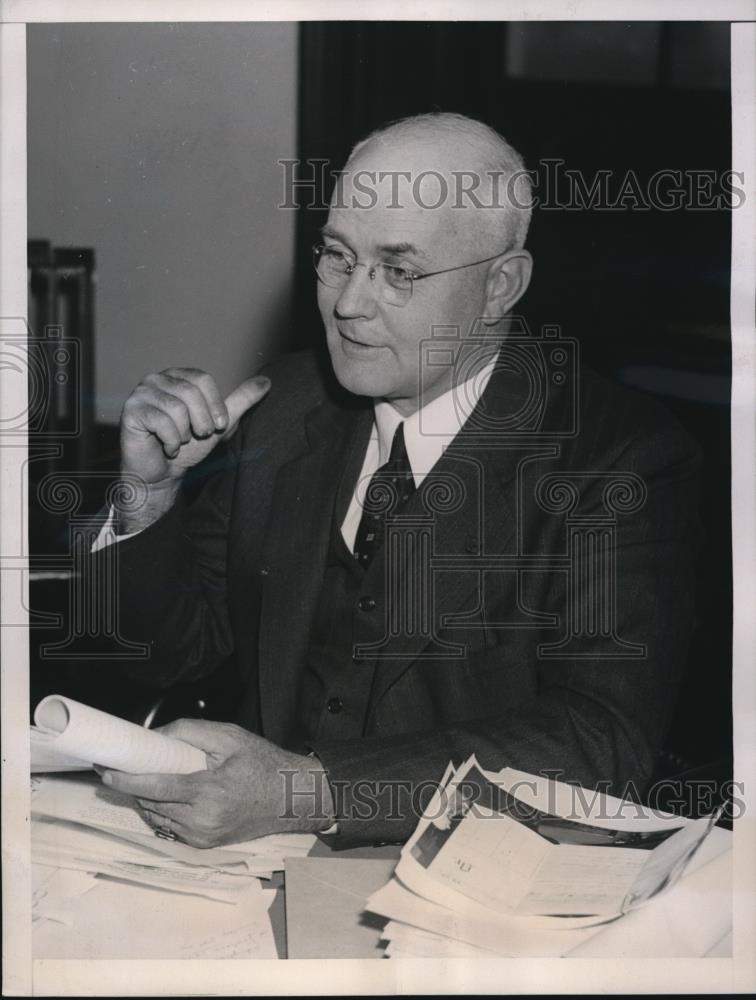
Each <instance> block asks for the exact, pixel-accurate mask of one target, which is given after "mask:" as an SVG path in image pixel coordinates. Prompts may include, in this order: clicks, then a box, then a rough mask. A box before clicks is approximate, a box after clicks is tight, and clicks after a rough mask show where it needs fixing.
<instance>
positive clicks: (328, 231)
mask: <svg viewBox="0 0 756 1000" xmlns="http://www.w3.org/2000/svg"><path fill="white" fill-rule="evenodd" d="M318 232H319V233H320V235H321V236H327V237H330V239H332V240H341V242H342V243H346V240H345V239H344V237H343V236H342V235H341V233H340V232H339V231H338V229H334V227H333V226H332V225H330V224H329V223H328V222H326V224H325V225H324V226H321V227H320V229H319V230H318Z"/></svg>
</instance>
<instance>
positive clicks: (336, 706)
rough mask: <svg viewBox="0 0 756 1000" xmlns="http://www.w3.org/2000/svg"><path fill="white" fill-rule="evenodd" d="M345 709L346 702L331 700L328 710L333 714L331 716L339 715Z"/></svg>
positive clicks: (338, 699)
mask: <svg viewBox="0 0 756 1000" xmlns="http://www.w3.org/2000/svg"><path fill="white" fill-rule="evenodd" d="M343 707H344V702H343V701H342V700H341V698H329V699H328V704H327V705H326V708H327V709H328V711H329V712H330V713H331V715H337V714H338V713H339V712H340V711H341V710H342V708H343Z"/></svg>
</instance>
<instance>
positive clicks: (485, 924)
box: [365, 878, 601, 958]
mask: <svg viewBox="0 0 756 1000" xmlns="http://www.w3.org/2000/svg"><path fill="white" fill-rule="evenodd" d="M365 908H366V909H367V910H369V911H370V912H371V913H378V914H381V915H382V916H384V917H388V918H389V919H390V920H396V921H400V922H402V923H405V924H410V925H411V926H413V927H417V928H420V929H423V930H427V931H430V932H432V933H435V934H437V935H439V936H441V937H443V938H446V939H448V940H450V941H452V940H458V941H463V942H465V943H466V944H470V945H474V946H476V947H479V948H483V949H486V950H487V951H492V952H495V953H496V954H498V955H501V956H504V957H508V958H515V957H518V958H542V957H548V956H551V957H553V956H558V955H564V954H566V952H567V951H569V950H570V949H571V948H574V947H576V946H577V945H578V944H580V943H582V942H583V941H587V940H588V938H590V937H591V936H593V935H594V934H597V933H598V932H599V931H600V930H601V927H600V926H598V925H596V924H595V922H593V925H592V926H589V927H575V926H574V924H572V923H571V922H567V921H565V922H560V921H559V918H557V917H550V918H549V917H505V916H502V915H492V914H491V911H490V910H489V911H486V910H485V909H482V908H477V907H475V906H474V905H471V906H470V907H468V908H466V909H465V910H460V909H459V908H457V909H449V908H447V907H445V906H441V905H439V904H438V903H434V902H432V901H430V900H428V899H423V898H422V897H421V896H418V895H416V894H415V893H413V892H411V891H410V890H409V889H407V887H406V886H404V885H402V883H401V882H399V881H398V880H397V879H396V878H394V879H392V880H391V881H390V882H388V883H387V884H386V885H385V886H383V888H382V889H379V890H378V892H376V893H374V894H373V895H372V896H371V897H370V898H369V899H368V900H367V902H366V904H365Z"/></svg>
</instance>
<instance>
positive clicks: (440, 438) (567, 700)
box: [94, 114, 698, 846]
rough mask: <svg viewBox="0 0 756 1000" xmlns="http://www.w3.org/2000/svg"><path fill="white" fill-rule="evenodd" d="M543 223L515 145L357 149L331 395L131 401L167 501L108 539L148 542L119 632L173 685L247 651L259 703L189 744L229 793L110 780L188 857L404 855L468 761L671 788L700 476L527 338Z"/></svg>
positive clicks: (203, 379)
mask: <svg viewBox="0 0 756 1000" xmlns="http://www.w3.org/2000/svg"><path fill="white" fill-rule="evenodd" d="M529 215H530V208H529V186H528V181H527V177H526V175H525V174H524V171H523V168H522V162H521V160H520V157H519V156H518V154H517V153H516V152H515V151H514V150H513V149H512V148H511V147H510V146H509V145H508V144H507V143H506V142H505V140H504V139H503V138H502V137H501V136H499V135H498V134H496V133H495V132H493V131H492V130H491V129H489V128H488V127H487V126H485V125H482V124H481V123H479V122H475V121H472V120H470V119H467V118H463V117H461V116H457V115H447V114H435V115H424V116H419V117H416V118H411V119H406V120H404V121H402V122H398V123H394V124H392V125H390V126H388V127H386V128H384V129H382V130H380V131H378V132H377V133H374V134H373V135H371V136H369V137H368V138H367V139H366V140H364V141H363V142H361V143H360V144H359V145H358V146H357V147H356V148H355V149H354V151H353V152H352V154H351V157H350V159H349V162H348V163H347V165H346V168H345V170H344V172H343V174H342V177H341V180H340V183H339V184H338V185H337V189H336V191H335V192H334V196H333V200H332V204H331V209H330V212H329V216H328V222H327V225H326V226H325V227H324V229H323V232H322V242H321V243H320V244H319V245H318V246H317V247H316V248H315V250H314V253H315V266H316V271H317V278H318V282H317V290H318V303H319V307H320V312H321V315H322V318H323V323H324V325H325V331H326V339H327V345H328V355H329V358H330V370H329V368H328V366H323V365H321V364H320V362H319V359H318V358H317V357H316V356H315V355H311V354H310V353H303V354H299V355H292V356H289V357H284V358H282V359H279V360H278V361H276V362H275V363H273V364H271V365H270V366H269V367H268V368H267V369H266V373H265V375H263V376H258V377H256V378H253V379H250V380H248V381H247V382H245V383H243V384H242V385H241V386H240V387H239V388H238V389H237V390H235V391H234V392H233V393H232V394H231V395H230V396H229V397H228V399H226V400H225V401H224V400H223V399H222V398H221V396H220V394H219V392H218V389H217V387H216V386H215V383H214V382H213V379H212V378H211V377H210V376H209V375H207V374H206V373H203V372H200V371H198V370H196V369H185V368H175V369H169V370H167V371H165V372H162V373H160V374H155V375H150V376H147V377H146V378H145V379H144V380H143V382H142V383H141V384H140V385H139V386H138V387H137V388H136V390H135V391H134V393H133V394H132V395H131V397H130V398H129V400H128V401H127V403H126V405H125V407H124V411H123V418H122V454H123V470H124V472H125V473H127V474H131V475H133V474H136V475H138V476H139V477H141V479H142V480H144V482H145V483H146V484H147V491H146V498H145V500H144V503H143V504H142V505H141V507H140V508H139V509H138V510H132V511H128V510H122V511H120V512H117V513H118V524H117V525H112V526H111V527H110V528H109V529H108V531H109V532H110V537H103V539H102V541H101V543H100V544H101V545H104V544H105V543H106V542H108V541H114V540H116V539H117V540H118V544H119V546H120V548H119V550H118V556H119V558H118V565H119V572H120V579H121V584H120V593H121V602H122V603H121V615H122V623H123V632H124V634H125V635H127V636H128V637H129V638H132V637H136V638H140V639H142V640H144V641H146V642H148V643H149V644H150V649H151V656H150V659H149V661H148V662H147V663H145V664H144V666H143V668H142V672H143V674H144V677H145V679H146V680H150V681H151V682H153V683H155V684H159V685H162V686H166V687H167V686H169V685H170V684H172V683H173V682H175V681H177V680H187V679H194V678H198V677H201V676H204V675H208V674H210V673H211V672H212V671H213V670H215V669H216V668H218V667H219V665H220V664H221V663H224V662H226V661H227V660H228V658H233V660H234V663H235V665H236V669H237V670H238V672H239V674H240V676H241V677H242V678H243V682H244V683H243V687H244V692H245V693H244V697H243V699H242V703H241V704H240V706H239V711H238V716H237V720H236V721H237V723H238V725H236V724H230V723H228V724H227V723H212V722H206V721H197V720H194V721H191V720H181V721H179V722H177V723H173V724H171V726H169V727H167V728H166V731H167V732H169V733H172V734H174V735H176V736H178V737H180V738H182V739H185V740H187V741H189V742H191V743H193V744H196V745H197V746H200V747H202V748H203V749H204V750H205V751H206V752H207V755H208V762H209V766H208V770H207V771H205V772H199V773H197V774H192V775H183V776H173V775H169V776H158V775H135V776H132V775H126V774H119V773H116V772H104V773H103V780H104V781H105V782H106V783H108V784H110V785H112V787H114V788H117V789H120V790H122V791H124V792H127V793H129V794H131V795H133V796H134V797H135V799H136V800H137V802H138V804H139V806H140V808H141V809H142V810H143V812H144V815H145V816H146V817H147V819H148V820H149V821H150V822H151V823H152V824H153V825H154V826H155V828H156V829H158V830H160V831H161V832H162V833H163V835H165V834H168V835H172V836H177V837H179V838H180V839H182V840H184V841H186V842H188V843H190V844H194V845H198V846H210V845H214V844H222V843H229V842H235V841H240V840H243V839H247V838H251V837H255V836H258V835H262V834H266V833H270V832H275V831H284V830H304V831H313V832H318V833H322V834H324V835H325V836H327V837H328V838H329V839H330V841H331V843H333V844H334V845H342V846H352V845H355V844H359V843H375V842H382V841H401V840H403V839H405V838H406V837H407V836H408V835H409V833H410V832H411V831H412V829H413V827H414V825H415V823H416V821H417V818H418V817H417V814H418V810H419V809H420V808H422V805H423V803H424V802H425V801H427V797H428V794H429V791H430V789H431V787H432V783H433V782H434V781H437V780H439V779H440V778H441V776H442V774H443V772H444V769H445V767H446V766H447V764H448V763H449V761H450V760H452V761H455V762H457V763H459V762H460V761H461V760H463V759H464V758H466V757H467V756H469V755H470V754H471V753H475V754H476V755H477V757H478V760H479V761H480V763H481V764H482V765H483V766H486V767H491V768H500V767H503V766H505V765H510V766H513V767H517V768H522V769H524V770H527V771H531V772H534V771H549V772H550V773H552V774H558V775H561V777H562V778H563V780H568V781H576V782H579V783H581V784H582V785H586V786H590V787H596V786H598V785H602V786H603V787H604V788H610V787H611V788H612V789H613V790H614V791H615V792H621V791H622V790H623V788H624V787H625V783H626V782H629V781H632V782H634V783H635V784H636V785H637V786H641V785H642V784H643V783H644V782H646V781H647V780H648V778H649V775H650V773H651V770H652V767H653V763H654V758H655V755H656V753H657V751H658V749H659V747H660V744H661V741H662V739H663V736H664V733H665V727H666V725H667V722H668V718H669V714H670V709H671V706H672V704H673V700H674V696H675V692H676V687H677V683H678V679H679V675H680V671H681V668H682V664H683V663H684V658H685V652H686V642H687V636H688V631H689V628H690V624H691V616H692V596H691V595H692V581H693V572H692V571H693V566H694V549H695V546H696V537H697V536H696V532H697V522H696V515H695V494H696V475H697V467H698V457H697V453H696V449H695V447H694V446H693V445H692V444H691V443H690V442H689V441H688V439H687V438H686V436H685V435H684V434H683V432H682V431H681V430H680V428H679V427H678V426H677V425H676V424H675V423H674V422H673V421H672V420H671V418H670V417H669V416H668V415H667V414H665V413H664V412H663V411H661V410H660V409H659V408H658V407H657V406H656V405H655V404H652V403H651V402H650V401H648V400H644V399H642V398H640V397H638V396H636V395H634V394H631V393H630V392H628V391H626V390H623V389H620V388H619V387H618V386H614V385H609V384H607V383H605V382H604V381H603V380H602V379H600V378H599V377H598V376H596V375H595V374H592V373H590V372H588V371H584V370H581V371H578V369H577V367H571V360H572V358H573V355H572V354H571V353H570V350H569V348H570V344H569V343H567V342H566V341H562V340H560V339H554V338H552V339H551V340H549V339H543V338H541V339H539V338H533V337H531V338H528V337H524V336H522V335H521V334H518V332H517V330H516V329H515V327H514V325H513V323H512V310H513V308H514V306H515V304H516V303H517V302H518V300H519V299H520V297H521V296H522V295H523V293H524V292H525V290H526V288H527V286H528V281H529V278H530V273H531V266H532V261H531V257H530V255H529V254H528V252H527V251H526V250H525V249H524V241H525V236H526V232H527V228H528V221H529ZM586 295H587V296H588V295H590V285H589V283H588V282H586ZM608 335H609V331H608ZM334 375H335V379H334V378H333V376H334ZM221 440H224V441H225V442H226V443H225V444H224V445H223V447H222V448H221V449H219V450H218V451H216V452H214V454H213V456H212V458H211V459H210V460H209V461H206V462H202V460H203V459H207V458H208V456H209V455H210V453H211V452H212V451H213V449H215V447H216V445H217V444H218V443H219V442H220V441H221ZM200 463H202V464H200ZM190 470H191V476H189V475H188V474H189V473H190ZM189 479H192V480H193V483H192V485H193V489H192V490H191V491H190V493H191V499H189V496H188V491H186V490H185V489H184V487H185V486H186V483H187V481H188V480H189ZM124 536H126V537H124ZM94 558H95V559H98V558H103V556H102V553H101V552H98V553H97V554H96V555H95V556H94Z"/></svg>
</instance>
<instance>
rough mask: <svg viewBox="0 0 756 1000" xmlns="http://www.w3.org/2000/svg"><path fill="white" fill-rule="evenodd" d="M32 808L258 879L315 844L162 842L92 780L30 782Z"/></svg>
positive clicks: (286, 838) (288, 839)
mask: <svg viewBox="0 0 756 1000" xmlns="http://www.w3.org/2000/svg"><path fill="white" fill-rule="evenodd" d="M31 808H32V815H34V816H46V817H50V818H53V819H56V820H58V821H64V822H67V823H78V824H81V825H83V826H87V827H92V828H93V829H96V830H102V831H106V832H108V833H110V834H113V835H115V836H118V837H120V838H121V839H122V840H123V841H128V842H129V843H134V844H139V845H140V846H142V847H146V848H148V849H149V850H152V851H156V852H157V853H158V854H163V855H166V856H167V857H171V858H175V859H176V860H178V861H184V862H186V863H187V864H195V865H203V866H207V867H212V868H217V869H218V870H220V871H234V870H235V869H236V868H237V867H238V866H240V865H241V866H243V867H244V869H245V870H246V872H247V873H248V874H254V875H256V876H257V877H258V878H270V876H271V874H272V872H274V871H280V870H282V869H283V867H284V863H285V858H286V857H287V856H288V855H304V854H306V853H307V851H308V850H309V849H310V848H311V846H312V844H313V842H314V840H315V838H314V837H311V836H310V835H309V834H273V835H271V836H268V837H259V838H258V839H257V840H250V841H247V842H246V843H243V844H233V845H229V846H228V847H220V848H203V849H199V848H196V847H190V846H189V845H188V844H182V843H180V842H179V841H173V840H164V839H161V838H158V837H156V836H155V833H154V831H153V829H152V827H150V825H149V824H148V823H146V822H145V821H144V820H143V819H142V817H141V816H140V815H139V813H138V812H137V811H136V809H135V808H134V806H133V803H132V799H131V798H129V797H128V796H125V795H121V794H120V793H118V792H115V791H113V790H112V789H108V788H106V787H105V786H104V785H103V784H102V783H101V782H100V781H99V779H98V778H96V777H95V776H94V775H68V776H64V775H54V776H44V777H40V776H36V777H34V778H33V779H32V800H31Z"/></svg>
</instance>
